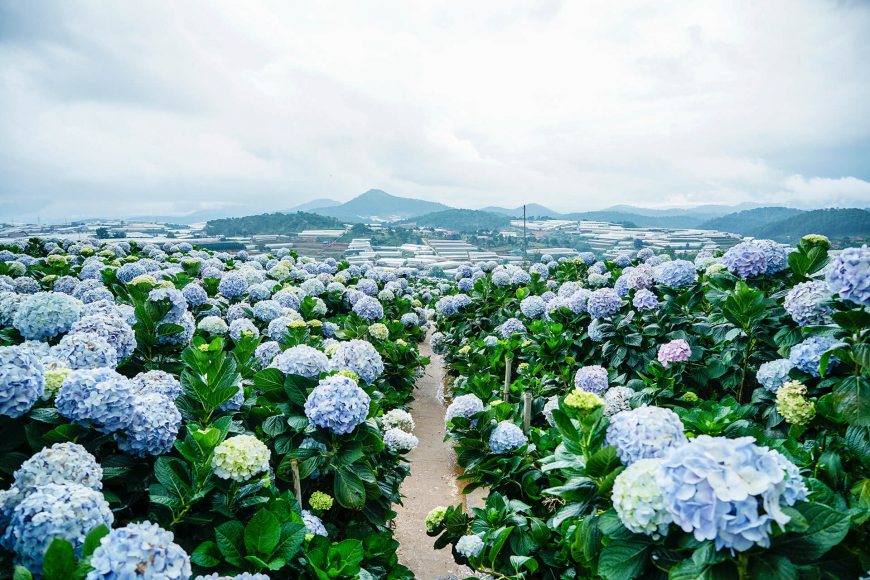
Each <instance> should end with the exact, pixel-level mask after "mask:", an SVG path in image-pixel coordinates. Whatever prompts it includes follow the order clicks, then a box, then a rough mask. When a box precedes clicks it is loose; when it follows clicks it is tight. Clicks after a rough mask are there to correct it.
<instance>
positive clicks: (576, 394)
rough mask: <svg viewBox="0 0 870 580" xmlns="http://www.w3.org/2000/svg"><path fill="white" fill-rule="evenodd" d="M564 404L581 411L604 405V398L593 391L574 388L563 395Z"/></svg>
mask: <svg viewBox="0 0 870 580" xmlns="http://www.w3.org/2000/svg"><path fill="white" fill-rule="evenodd" d="M565 405H567V406H569V407H571V408H573V409H580V410H582V411H593V410H595V409H597V408H598V407H601V406H603V405H604V399H602V398H601V397H599V396H598V395H596V394H595V393H589V392H587V391H584V390H582V389H574V390H573V391H571V393H570V394H569V395H568V396H567V397H565Z"/></svg>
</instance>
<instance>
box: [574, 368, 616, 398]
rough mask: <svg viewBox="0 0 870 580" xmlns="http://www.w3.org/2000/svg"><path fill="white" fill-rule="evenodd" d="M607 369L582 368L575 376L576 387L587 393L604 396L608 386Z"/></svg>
mask: <svg viewBox="0 0 870 580" xmlns="http://www.w3.org/2000/svg"><path fill="white" fill-rule="evenodd" d="M608 382H609V381H608V378H607V369H605V368H604V367H602V366H600V365H592V366H587V367H582V368H580V369H579V370H578V371H577V373H576V374H575V375H574V386H575V387H576V388H578V389H580V390H582V391H586V392H587V393H595V394H596V395H599V396H600V395H603V394H604V392H605V391H606V390H607V386H608Z"/></svg>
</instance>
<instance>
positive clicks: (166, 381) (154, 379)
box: [130, 371, 183, 401]
mask: <svg viewBox="0 0 870 580" xmlns="http://www.w3.org/2000/svg"><path fill="white" fill-rule="evenodd" d="M130 380H131V381H132V382H133V385H134V386H135V387H136V394H137V395H144V394H147V393H159V394H161V395H165V396H166V397H169V399H170V400H172V401H174V400H175V399H177V398H178V397H179V396H180V395H181V393H182V390H183V389H182V387H181V383H180V382H178V379H176V378H175V377H173V376H172V375H170V374H169V373H167V372H164V371H148V372H146V373H139V374H138V375H136V376H135V377H133V378H132V379H130Z"/></svg>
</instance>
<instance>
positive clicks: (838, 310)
mask: <svg viewBox="0 0 870 580" xmlns="http://www.w3.org/2000/svg"><path fill="white" fill-rule="evenodd" d="M828 248H829V244H828V241H827V239H825V238H824V237H822V236H807V237H805V238H804V239H803V240H801V242H800V243H799V244H798V245H797V246H796V247H793V248H786V247H783V246H780V245H778V244H776V243H774V242H771V241H767V240H756V241H749V242H744V243H741V244H739V245H737V246H735V247H734V248H731V249H729V250H728V251H727V252H725V253H724V255H720V256H716V255H714V254H712V253H708V252H701V253H699V254H698V255H697V256H696V257H695V258H694V260H693V261H688V260H681V259H676V260H672V259H670V258H669V257H668V256H655V255H654V254H653V252H652V251H651V250H649V249H642V250H641V251H639V252H637V253H631V254H625V255H620V256H618V257H617V258H616V259H615V260H613V261H596V260H595V257H594V256H593V255H592V254H586V255H581V256H580V259H577V260H564V259H563V260H560V261H553V260H552V258H550V257H549V256H543V257H542V258H541V260H540V262H538V263H535V264H533V265H532V266H531V267H530V268H529V269H528V270H523V269H520V268H516V267H513V266H507V267H502V266H495V264H493V263H490V264H479V265H478V266H475V267H460V269H459V271H458V273H457V280H456V281H455V282H451V283H442V284H441V285H440V287H439V290H440V291H441V293H442V294H443V296H442V297H440V298H439V299H438V300H437V301H436V303H435V309H436V311H437V332H436V333H435V334H433V335H432V339H431V340H432V347H433V350H434V351H435V352H436V353H439V354H443V356H444V359H445V364H447V365H448V374H449V377H450V379H449V381H450V385H451V387H450V388H451V392H450V394H451V397H452V403H451V404H450V407H449V408H448V410H447V414H446V417H445V421H446V424H447V430H448V439H449V440H450V441H451V442H452V445H453V446H454V448H455V450H456V452H457V458H458V462H459V464H460V466H461V467H463V468H464V474H463V475H462V476H460V479H462V480H463V481H464V483H465V492H466V493H468V492H470V491H472V490H474V489H478V488H484V489H485V490H486V492H487V499H486V505H485V507H483V508H474V509H470V510H468V511H465V510H464V509H463V507H462V506H461V505H460V506H446V507H445V506H441V507H438V508H436V509H434V510H433V511H432V512H431V513H430V514H429V517H428V518H427V520H426V525H427V528H428V530H429V533H430V535H431V536H433V537H436V538H437V539H436V540H435V547H436V548H447V547H451V549H452V550H453V555H454V558H455V559H456V560H457V562H460V563H465V564H468V565H469V566H471V567H472V568H473V569H475V570H477V571H478V572H480V573H482V574H487V575H490V576H492V577H496V578H547V579H553V580H555V579H567V578H604V579H606V580H631V579H634V578H653V579H656V578H661V579H664V578H670V579H674V580H689V579H696V578H704V579H712V578H735V579H746V578H753V579H759V580H764V579H774V578H775V579H798V578H800V579H805V578H806V579H809V578H813V579H822V578H825V579H843V580H846V579H857V578H859V577H863V576H864V575H865V574H866V573H867V570H868V569H870V544H868V532H870V524H868V519H870V432H868V427H870V374H868V373H870V343H868V339H870V312H868V307H870V250H868V248H867V246H864V247H862V248H850V249H847V250H845V251H843V252H842V253H841V254H840V255H838V256H836V257H831V256H829V255H828Z"/></svg>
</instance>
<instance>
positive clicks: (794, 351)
mask: <svg viewBox="0 0 870 580" xmlns="http://www.w3.org/2000/svg"><path fill="white" fill-rule="evenodd" d="M836 342H837V341H836V340H835V339H833V338H832V337H830V336H817V335H812V336H809V337H808V338H806V339H805V340H804V341H803V342H801V343H800V344H796V345H794V346H793V347H791V352H789V356H788V360H789V361H791V364H793V365H794V366H795V367H796V368H797V369H798V370H801V371H803V372H805V373H808V374H810V375H812V376H814V377H818V376H819V363H820V362H821V360H822V354H824V352H825V351H826V350H828V349H829V348H830V347H831V346H833V345H834V344H836ZM838 364H840V359H838V358H837V357H835V356H832V357H831V358H830V359H829V360H828V368H827V370H826V372H825V374H827V373H829V372H831V369H832V368H834V367H835V366H837V365H838Z"/></svg>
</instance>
